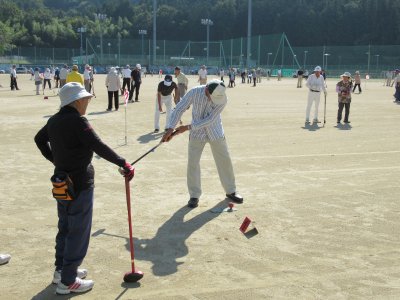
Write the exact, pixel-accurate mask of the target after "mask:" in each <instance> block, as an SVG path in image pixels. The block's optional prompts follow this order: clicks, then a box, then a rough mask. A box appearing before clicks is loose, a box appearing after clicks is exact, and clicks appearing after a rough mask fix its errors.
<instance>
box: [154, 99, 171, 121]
mask: <svg viewBox="0 0 400 300" xmlns="http://www.w3.org/2000/svg"><path fill="white" fill-rule="evenodd" d="M163 104H164V105H165V107H166V108H167V117H166V120H165V127H164V128H167V126H168V123H169V118H170V116H171V109H172V95H168V96H161V105H163ZM154 129H160V111H159V110H158V100H157V97H156V110H155V114H154Z"/></svg>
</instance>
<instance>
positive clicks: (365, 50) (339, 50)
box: [0, 34, 400, 76]
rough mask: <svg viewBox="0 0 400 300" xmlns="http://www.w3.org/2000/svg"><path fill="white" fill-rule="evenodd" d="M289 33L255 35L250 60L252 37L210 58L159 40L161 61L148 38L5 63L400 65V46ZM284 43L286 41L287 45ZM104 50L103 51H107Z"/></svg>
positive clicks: (200, 48)
mask: <svg viewBox="0 0 400 300" xmlns="http://www.w3.org/2000/svg"><path fill="white" fill-rule="evenodd" d="M284 40H285V35H284V34H274V35H263V36H253V37H252V38H251V41H250V45H251V51H250V55H249V58H250V59H249V60H247V57H248V56H247V38H246V37H243V38H236V39H228V40H223V41H210V43H209V54H208V57H207V43H206V42H205V41H201V42H199V41H171V40H158V41H157V48H156V57H153V41H152V39H151V36H148V35H145V36H143V39H136V40H118V39H105V38H104V39H103V40H102V42H101V41H100V39H87V40H86V41H84V42H83V49H82V50H83V55H82V56H81V55H80V53H81V49H70V48H68V49H66V48H65V49H61V48H39V47H30V48H21V47H19V48H15V49H13V50H12V51H9V52H7V53H6V55H5V56H4V57H0V63H3V64H4V63H17V64H26V65H28V64H31V65H39V64H61V63H69V64H71V63H79V64H83V63H86V62H88V63H91V64H96V65H125V64H135V63H139V62H140V63H141V64H143V65H153V66H161V65H165V66H173V65H177V64H179V65H183V66H199V65H201V64H207V65H208V66H214V67H228V66H233V67H239V68H241V67H261V68H264V69H271V71H272V74H274V72H273V71H274V70H275V72H276V70H277V69H278V68H280V69H287V70H296V69H298V68H305V69H307V70H310V71H311V70H313V68H314V67H315V66H316V65H320V66H321V67H323V68H325V69H326V71H327V73H328V74H331V75H334V76H336V75H338V74H339V73H341V72H343V71H344V70H346V71H350V72H354V71H355V70H360V71H361V72H364V73H367V72H369V73H370V74H375V76H377V74H381V73H382V71H383V70H389V69H394V68H396V67H398V66H399V65H400V45H386V46H375V45H370V46H369V45H364V46H340V47H339V46H323V45H321V46H317V47H295V46H293V45H292V46H293V47H290V45H289V44H288V42H289V41H287V40H286V41H287V42H286V41H284ZM282 41H284V42H282ZM101 45H102V46H101Z"/></svg>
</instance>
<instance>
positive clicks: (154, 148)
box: [131, 130, 178, 166]
mask: <svg viewBox="0 0 400 300" xmlns="http://www.w3.org/2000/svg"><path fill="white" fill-rule="evenodd" d="M177 133H178V132H177V131H176V130H175V131H174V132H173V133H172V136H174V135H176V134H177ZM162 143H163V142H160V143H158V145H157V146H154V147H153V148H151V149H150V150H149V151H147V152H146V153H145V154H143V155H142V156H141V157H139V158H138V159H137V160H135V161H134V162H133V163H131V165H132V166H133V165H134V164H136V163H137V162H138V161H140V160H141V159H142V158H144V157H145V156H147V155H148V154H149V153H150V152H153V151H154V150H156V149H157V148H158V147H160V146H161V144H162Z"/></svg>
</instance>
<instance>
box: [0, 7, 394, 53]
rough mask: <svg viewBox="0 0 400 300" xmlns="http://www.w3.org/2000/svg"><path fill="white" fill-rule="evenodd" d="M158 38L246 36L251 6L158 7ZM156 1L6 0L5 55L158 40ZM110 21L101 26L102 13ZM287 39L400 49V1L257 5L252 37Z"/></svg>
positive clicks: (0, 39)
mask: <svg viewBox="0 0 400 300" xmlns="http://www.w3.org/2000/svg"><path fill="white" fill-rule="evenodd" d="M157 2H158V8H157V38H158V39H166V40H192V41H196V40H197V41H199V40H204V39H205V28H204V26H202V25H201V22H200V20H201V19H202V18H209V19H211V20H213V22H214V26H212V29H211V36H210V38H211V40H221V39H230V38H237V37H242V36H243V37H244V36H246V35H247V7H248V1H247V0H202V1H191V0H168V1H166V0H158V1H157ZM152 5H153V0H118V1H115V0H91V1H85V0H57V1H54V0H0V53H1V51H3V50H7V49H8V48H10V47H15V46H39V47H79V33H78V32H77V28H79V27H81V26H85V27H86V28H87V32H86V34H87V36H88V37H98V36H99V30H100V28H102V30H103V36H104V37H110V38H111V37H116V36H117V35H118V34H120V35H121V38H123V39H124V38H130V39H134V38H136V39H137V38H139V37H138V30H139V29H147V32H148V34H152V10H153V7H152ZM96 13H102V14H106V15H107V18H106V19H105V20H104V21H102V26H101V27H100V26H99V20H96V18H95V14H96ZM281 32H285V33H286V35H287V36H288V38H289V39H290V41H291V43H292V44H293V45H296V46H316V45H323V44H328V45H360V44H369V43H371V44H376V45H382V44H400V1H389V0H253V24H252V34H253V35H264V34H272V33H281Z"/></svg>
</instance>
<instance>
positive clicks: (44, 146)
mask: <svg viewBox="0 0 400 300" xmlns="http://www.w3.org/2000/svg"><path fill="white" fill-rule="evenodd" d="M59 95H60V100H61V108H60V111H59V112H58V113H56V114H55V115H54V116H52V117H51V118H50V119H49V120H48V122H47V124H46V125H45V126H44V127H43V128H42V129H40V130H39V132H38V133H37V134H36V136H35V142H36V145H37V147H38V148H39V150H40V151H41V153H42V155H43V156H44V157H45V158H46V159H48V160H49V161H50V162H51V163H52V164H53V165H54V167H55V170H54V174H55V176H57V174H60V172H64V173H63V174H65V173H66V174H68V177H69V178H70V180H71V181H72V186H73V197H71V198H72V200H61V199H57V198H56V196H55V198H56V199H57V210H58V233H57V236H56V247H55V248H56V254H55V266H56V270H55V272H54V277H53V283H57V284H58V285H57V289H56V292H57V293H58V294H69V293H71V292H75V293H81V292H86V291H88V290H90V289H91V288H92V287H93V285H94V282H93V281H92V280H82V279H83V278H85V277H86V275H87V271H86V270H85V269H78V266H80V264H81V263H82V261H83V259H84V258H85V256H86V252H87V249H88V246H89V238H90V230H91V224H92V211H93V190H94V168H93V165H92V163H91V161H92V158H93V152H95V153H96V154H98V155H99V156H101V157H102V158H104V159H106V160H108V161H109V162H111V163H113V164H115V165H117V166H119V167H121V168H122V173H123V174H124V176H126V177H127V178H128V179H129V180H131V179H132V178H133V175H134V169H133V167H132V166H131V165H130V164H129V163H127V162H126V160H125V159H124V158H122V157H120V156H118V155H117V154H116V153H115V152H114V151H113V150H112V149H111V148H110V147H108V146H107V145H106V144H104V143H103V142H102V141H101V139H100V138H99V137H98V135H97V134H96V133H95V131H94V130H93V128H92V126H91V125H90V124H89V122H88V120H87V119H86V118H85V117H83V115H85V114H86V108H87V106H88V104H89V101H90V99H91V98H92V96H93V95H92V94H90V93H88V92H87V91H86V90H85V88H84V87H83V86H82V85H81V84H80V83H76V82H71V83H67V84H66V85H64V86H63V87H62V88H61V90H60V93H59ZM120 170H121V169H120ZM53 178H54V176H53ZM57 178H59V177H55V179H57Z"/></svg>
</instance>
